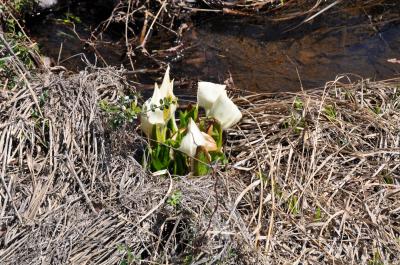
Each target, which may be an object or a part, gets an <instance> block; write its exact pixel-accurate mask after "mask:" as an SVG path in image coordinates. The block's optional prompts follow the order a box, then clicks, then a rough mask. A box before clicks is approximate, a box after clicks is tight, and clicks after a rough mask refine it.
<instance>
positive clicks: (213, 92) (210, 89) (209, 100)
mask: <svg viewBox="0 0 400 265" xmlns="http://www.w3.org/2000/svg"><path fill="white" fill-rule="evenodd" d="M225 88H226V86H225V85H220V84H214V83H211V82H199V83H198V89H197V104H198V105H199V106H200V107H203V108H204V109H205V110H206V114H208V112H209V111H210V109H211V108H212V106H213V105H214V103H215V101H216V100H217V98H218V97H219V96H220V95H221V94H226V91H225Z"/></svg>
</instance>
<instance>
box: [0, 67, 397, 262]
mask: <svg viewBox="0 0 400 265" xmlns="http://www.w3.org/2000/svg"><path fill="white" fill-rule="evenodd" d="M122 76H123V72H122V71H116V70H113V69H96V70H94V71H91V72H84V73H80V74H77V75H72V76H66V75H65V74H51V73H47V74H43V75H40V76H38V77H37V78H34V79H31V80H29V86H30V88H31V90H30V89H29V88H28V87H27V85H26V84H25V85H24V86H22V88H21V87H19V88H14V89H12V90H3V91H2V94H1V101H0V102H1V103H0V128H1V133H0V161H1V162H0V165H1V167H0V168H1V180H2V183H1V189H0V198H1V200H0V209H1V216H0V220H1V227H0V233H1V238H2V239H1V242H0V246H1V247H0V260H1V262H2V264H15V263H18V264H49V263H51V264H65V263H73V264H83V263H86V264H116V263H117V262H118V261H121V260H123V259H126V258H127V253H126V250H127V248H129V251H130V252H131V253H132V256H133V257H134V258H135V259H134V261H133V263H134V264H137V263H139V262H142V264H167V263H169V264H170V263H173V264H182V263H185V262H186V263H188V264H202V263H207V264H210V263H216V262H220V263H222V264H268V263H272V264H288V263H289V264H291V263H296V262H299V263H303V264H306V263H307V264H351V263H353V264H398V263H399V262H400V260H399V258H400V257H399V254H398V253H399V250H400V242H399V236H400V231H399V229H400V227H399V212H400V200H399V199H400V198H399V196H400V187H399V181H400V170H399V165H400V155H399V153H400V142H399V141H400V129H399V126H398V124H399V122H400V97H399V96H400V91H399V87H398V86H399V84H400V80H391V81H386V82H369V81H365V82H361V83H358V84H351V85H345V84H342V83H340V81H341V80H343V79H341V80H337V81H336V82H332V83H330V84H327V86H326V88H325V91H311V92H304V93H299V94H281V95H274V96H273V95H266V94H249V93H245V95H237V96H236V98H237V99H236V101H237V103H238V104H239V105H240V106H241V108H242V110H243V113H244V118H243V120H242V122H241V123H240V125H239V126H238V128H237V129H233V130H230V131H229V132H228V133H227V146H228V148H227V151H228V152H229V153H230V157H231V163H230V164H229V165H228V166H226V167H225V168H222V167H221V166H215V171H214V172H215V173H214V174H212V175H210V176H205V177H200V178H194V177H190V176H181V177H179V176H169V175H164V176H152V175H150V174H149V173H148V172H146V171H145V170H144V169H143V168H142V166H141V165H140V163H139V162H138V161H137V157H138V156H137V154H136V153H137V152H140V149H142V148H143V144H144V141H143V139H142V137H141V136H140V135H139V134H138V133H137V132H136V131H135V125H127V126H125V127H123V128H120V129H118V130H116V131H110V129H109V128H107V126H106V127H105V126H104V122H103V121H104V116H103V114H102V112H101V111H100V110H99V108H98V101H99V100H100V99H104V98H107V99H108V100H109V101H113V100H116V99H117V97H118V95H119V94H122V93H123V92H126V91H129V90H130V91H132V90H133V88H131V87H129V86H128V85H127V84H126V82H125V81H124V78H123V77H122ZM44 91H47V92H46V93H47V95H48V96H47V97H46V100H45V101H44V103H41V105H40V106H41V113H42V116H41V115H40V114H38V111H37V109H35V108H36V105H35V103H34V101H33V100H32V98H33V94H32V93H34V95H35V96H36V97H37V98H39V99H40V98H41V96H42V95H43V92H44ZM238 94H239V93H238ZM242 94H243V93H242ZM296 98H297V99H298V100H295V99H296ZM299 99H301V100H299ZM294 102H296V103H295V104H294ZM327 106H332V107H327ZM32 113H36V114H35V115H32ZM176 191H180V192H181V194H182V197H181V199H180V201H179V203H178V206H173V204H172V203H171V202H168V199H169V198H170V197H171V195H172V194H176ZM121 246H123V247H121ZM372 261H376V262H378V261H381V262H382V263H368V262H372Z"/></svg>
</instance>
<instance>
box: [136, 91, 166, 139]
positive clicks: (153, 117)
mask: <svg viewBox="0 0 400 265" xmlns="http://www.w3.org/2000/svg"><path fill="white" fill-rule="evenodd" d="M161 99H162V97H161V90H160V89H159V88H158V85H157V84H155V85H154V91H153V96H152V97H151V98H149V99H148V100H146V102H145V103H144V104H143V108H142V113H141V115H140V126H141V129H142V131H143V132H144V133H145V134H146V135H147V137H151V134H152V131H153V126H154V125H157V124H165V122H166V121H165V119H164V111H163V110H161V109H160V100H161Z"/></svg>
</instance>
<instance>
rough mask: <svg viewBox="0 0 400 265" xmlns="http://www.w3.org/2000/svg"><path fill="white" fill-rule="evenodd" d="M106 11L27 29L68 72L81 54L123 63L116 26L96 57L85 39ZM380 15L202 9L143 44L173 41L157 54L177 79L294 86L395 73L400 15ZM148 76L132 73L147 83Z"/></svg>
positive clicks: (44, 19)
mask: <svg viewBox="0 0 400 265" xmlns="http://www.w3.org/2000/svg"><path fill="white" fill-rule="evenodd" d="M67 13H71V14H73V17H72V18H71V17H70V18H68V19H69V20H76V21H75V29H74V30H73V27H72V25H71V24H70V23H66V22H65V20H66V17H67V15H66V14H67ZM107 16H108V14H107V12H105V13H99V8H93V5H92V4H87V3H85V2H84V3H81V4H76V5H74V6H71V7H69V8H68V9H62V10H60V11H57V12H50V13H47V14H46V15H40V16H36V17H35V18H32V19H31V20H30V21H28V22H29V23H28V26H29V34H30V35H31V37H32V38H33V39H34V40H35V41H36V42H37V43H38V44H39V47H40V49H41V51H42V52H43V53H44V54H45V55H46V56H49V57H50V58H52V59H53V61H54V62H56V63H57V62H58V63H60V64H61V65H63V66H65V67H66V68H68V69H70V70H72V71H77V70H79V69H82V68H83V67H85V64H84V63H83V62H82V59H81V55H83V54H85V56H86V58H87V60H89V61H91V62H92V63H94V62H95V58H97V63H98V64H99V65H106V64H107V65H114V66H120V65H121V64H122V65H125V66H126V67H127V68H128V69H129V68H130V63H129V60H128V59H127V57H126V55H125V54H126V53H125V42H124V39H123V37H121V33H120V32H117V31H118V30H119V31H121V28H118V27H116V28H114V29H111V30H109V31H107V32H106V33H104V34H103V35H102V37H103V38H102V40H101V41H100V40H98V41H96V50H97V56H96V57H95V56H94V52H93V49H92V48H91V47H90V46H88V45H87V44H85V41H84V40H85V39H88V38H89V37H90V32H91V31H92V30H93V29H94V28H95V26H96V25H98V23H100V21H102V20H104V19H106V18H107ZM382 19H383V17H382ZM384 19H385V20H386V21H387V20H392V21H393V22H391V23H382V21H380V20H379V19H376V18H375V17H373V16H370V15H369V14H366V13H363V12H360V11H353V12H350V11H349V12H339V11H337V12H335V11H332V12H327V13H326V14H322V15H321V16H319V17H318V18H316V19H315V20H313V21H312V22H310V23H305V24H304V25H301V26H298V25H299V21H291V22H279V23H278V22H272V21H271V20H268V19H266V18H257V17H232V16H222V15H218V16H205V15H202V16H197V17H194V18H193V22H192V23H190V24H189V30H187V31H185V32H184V34H183V37H182V38H181V39H180V42H179V43H176V42H173V41H171V38H167V41H166V40H165V39H162V38H160V39H158V40H157V38H156V37H154V38H153V39H152V40H151V41H152V42H151V43H152V44H151V46H149V47H150V48H151V49H157V48H159V47H158V46H164V47H165V48H168V47H173V46H179V47H180V48H179V49H177V52H176V53H174V52H172V53H169V54H168V56H165V57H164V59H165V60H168V61H170V62H171V66H172V70H173V74H174V76H176V77H177V79H178V80H179V79H186V80H210V81H214V82H222V81H223V80H225V79H226V78H228V77H229V75H232V77H233V80H234V82H235V84H236V86H237V87H238V88H242V89H246V90H252V91H266V92H276V91H297V90H299V89H300V88H301V86H303V88H304V89H309V88H315V87H321V86H323V85H324V84H325V82H326V81H329V80H332V79H334V78H335V77H336V76H337V75H338V74H342V73H349V74H350V73H351V74H352V75H351V77H352V79H353V80H356V79H358V78H361V77H363V78H371V79H377V80H379V79H386V78H393V77H398V76H400V64H398V63H393V62H390V59H400V23H399V21H398V20H399V19H400V17H399V15H398V14H397V15H396V14H385V17H384ZM78 36H79V37H78ZM150 52H152V51H151V50H150ZM134 63H135V68H136V69H140V68H145V67H147V68H149V67H150V68H151V67H152V63H151V62H149V60H148V59H143V60H141V58H140V57H139V59H136V61H135V62H134ZM159 75H160V74H158V75H154V76H159ZM154 76H153V75H151V74H144V75H141V76H140V75H139V77H138V76H136V78H139V81H140V82H142V83H147V84H148V85H149V86H151V85H152V84H153V82H154V80H153V77H154Z"/></svg>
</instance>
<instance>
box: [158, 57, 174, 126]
mask: <svg viewBox="0 0 400 265" xmlns="http://www.w3.org/2000/svg"><path fill="white" fill-rule="evenodd" d="M169 72H170V68H169V65H168V67H167V70H166V71H165V74H164V78H163V81H162V83H161V87H160V95H161V98H162V99H163V100H164V99H167V100H168V101H169V102H170V105H169V107H168V108H165V110H164V112H165V118H166V119H167V120H169V119H171V118H172V119H173V122H174V126H175V127H176V124H175V111H176V109H177V107H178V106H177V97H175V95H174V80H171V78H170V76H169Z"/></svg>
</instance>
